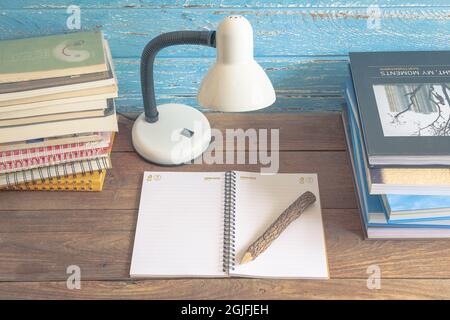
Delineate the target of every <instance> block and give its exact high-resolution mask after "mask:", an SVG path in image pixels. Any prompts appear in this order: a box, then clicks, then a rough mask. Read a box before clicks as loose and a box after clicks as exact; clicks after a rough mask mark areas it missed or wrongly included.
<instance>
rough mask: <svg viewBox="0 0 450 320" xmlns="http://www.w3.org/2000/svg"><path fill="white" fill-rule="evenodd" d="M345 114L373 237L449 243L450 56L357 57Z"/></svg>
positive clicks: (364, 213) (368, 233)
mask: <svg viewBox="0 0 450 320" xmlns="http://www.w3.org/2000/svg"><path fill="white" fill-rule="evenodd" d="M350 69H351V75H352V79H351V81H349V83H348V84H347V90H346V99H347V108H346V110H344V112H343V119H344V128H345V131H346V137H347V143H348V150H349V155H350V159H351V162H352V166H353V173H354V177H355V185H356V189H357V190H356V191H357V199H358V202H359V207H360V211H361V216H362V221H363V224H364V227H365V231H366V236H367V237H368V238H379V239H386V238H392V239H396V238H448V237H450V52H445V51H441V52H390V53H387V52H373V53H351V54H350Z"/></svg>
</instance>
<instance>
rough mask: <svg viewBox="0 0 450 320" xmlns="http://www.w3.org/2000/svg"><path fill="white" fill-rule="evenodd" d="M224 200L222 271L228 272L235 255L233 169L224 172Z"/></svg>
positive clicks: (234, 175)
mask: <svg viewBox="0 0 450 320" xmlns="http://www.w3.org/2000/svg"><path fill="white" fill-rule="evenodd" d="M224 200H225V201H224V221H223V222H224V239H223V271H224V272H227V273H228V272H230V271H231V270H234V266H235V256H236V252H235V238H236V233H235V230H236V228H235V224H236V173H235V172H233V171H227V172H225V199H224Z"/></svg>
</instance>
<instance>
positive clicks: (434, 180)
mask: <svg viewBox="0 0 450 320" xmlns="http://www.w3.org/2000/svg"><path fill="white" fill-rule="evenodd" d="M345 98H346V101H347V107H348V109H349V110H348V112H349V113H350V118H351V119H352V123H354V126H355V127H356V134H357V135H358V138H359V139H358V140H360V141H361V145H360V147H361V149H362V152H361V153H362V155H361V156H362V158H363V163H364V166H363V167H364V168H365V170H366V174H367V183H368V185H369V190H370V193H371V194H415V195H450V170H449V169H448V168H443V167H433V168H429V167H413V168H405V167H380V166H377V167H370V166H369V164H368V160H367V153H366V151H365V145H364V139H363V136H362V126H361V124H360V121H359V114H358V107H357V103H356V97H355V93H354V90H353V84H352V83H351V82H349V83H348V84H347V90H346V95H345Z"/></svg>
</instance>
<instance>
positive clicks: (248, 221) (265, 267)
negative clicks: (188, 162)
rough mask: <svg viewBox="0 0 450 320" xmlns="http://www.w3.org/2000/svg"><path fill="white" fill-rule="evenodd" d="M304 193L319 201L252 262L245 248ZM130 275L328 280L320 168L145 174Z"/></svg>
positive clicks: (141, 276) (139, 276) (143, 276)
mask: <svg viewBox="0 0 450 320" xmlns="http://www.w3.org/2000/svg"><path fill="white" fill-rule="evenodd" d="M305 191H311V192H312V193H314V194H315V196H316V198H317V200H316V202H315V203H314V204H313V205H312V206H311V207H309V208H308V209H307V210H306V211H305V212H304V213H303V214H302V215H301V216H300V217H299V218H298V219H297V220H295V221H294V222H292V223H291V224H290V225H289V226H288V227H287V229H286V230H284V232H283V233H282V234H281V235H280V236H279V238H278V239H276V240H275V241H274V242H273V243H272V244H271V245H270V246H269V248H268V249H267V250H266V251H265V252H263V253H262V254H261V255H260V256H258V257H257V258H256V259H255V260H254V261H251V262H249V263H247V264H244V265H239V261H240V260H241V258H242V255H243V254H244V252H245V250H246V249H247V248H248V246H249V245H250V244H251V243H252V242H253V241H254V240H256V238H257V237H258V236H259V235H260V234H262V233H263V232H264V231H265V230H266V228H267V227H268V226H269V225H270V224H271V223H272V222H273V221H274V220H275V219H276V218H277V217H278V216H279V215H280V214H281V213H282V212H283V211H284V209H286V208H287V207H288V206H289V205H290V204H291V203H292V202H294V201H295V200H296V199H297V198H298V197H299V196H300V195H301V194H302V193H304V192H305ZM130 275H131V277H136V278H145V277H228V276H239V277H268V278H308V279H312V278H318V279H327V278H328V277H329V276H328V264H327V257H326V247H325V239H324V232H323V225H322V215H321V208H320V198H319V188H318V184H317V175H316V174H277V175H261V174H259V173H251V172H239V171H228V172H145V173H144V179H143V184H142V193H141V200H140V206H139V216H138V222H137V228H136V235H135V241H134V249H133V257H132V262H131V270H130Z"/></svg>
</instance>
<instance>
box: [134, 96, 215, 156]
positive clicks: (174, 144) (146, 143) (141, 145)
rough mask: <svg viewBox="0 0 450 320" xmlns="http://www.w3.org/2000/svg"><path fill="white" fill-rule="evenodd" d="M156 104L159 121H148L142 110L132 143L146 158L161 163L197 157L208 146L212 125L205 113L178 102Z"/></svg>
mask: <svg viewBox="0 0 450 320" xmlns="http://www.w3.org/2000/svg"><path fill="white" fill-rule="evenodd" d="M157 108H158V112H159V120H158V121H157V122H154V123H149V122H147V121H146V120H145V114H144V113H142V114H141V115H140V116H139V117H138V118H137V119H136V121H135V122H134V125H133V130H132V140H133V146H134V149H135V150H136V152H137V153H139V154H140V155H141V156H142V157H143V158H144V159H146V160H148V161H150V162H154V163H157V164H161V165H180V164H185V163H187V162H189V161H191V160H193V159H195V158H197V157H198V156H200V155H201V154H202V153H203V152H204V151H205V150H206V149H207V148H208V146H209V143H210V141H211V127H210V125H209V121H208V119H207V118H206V117H205V116H204V115H203V113H201V112H200V111H198V110H196V109H194V108H192V107H190V106H187V105H184V104H177V103H168V104H162V105H160V106H158V107H157Z"/></svg>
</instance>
